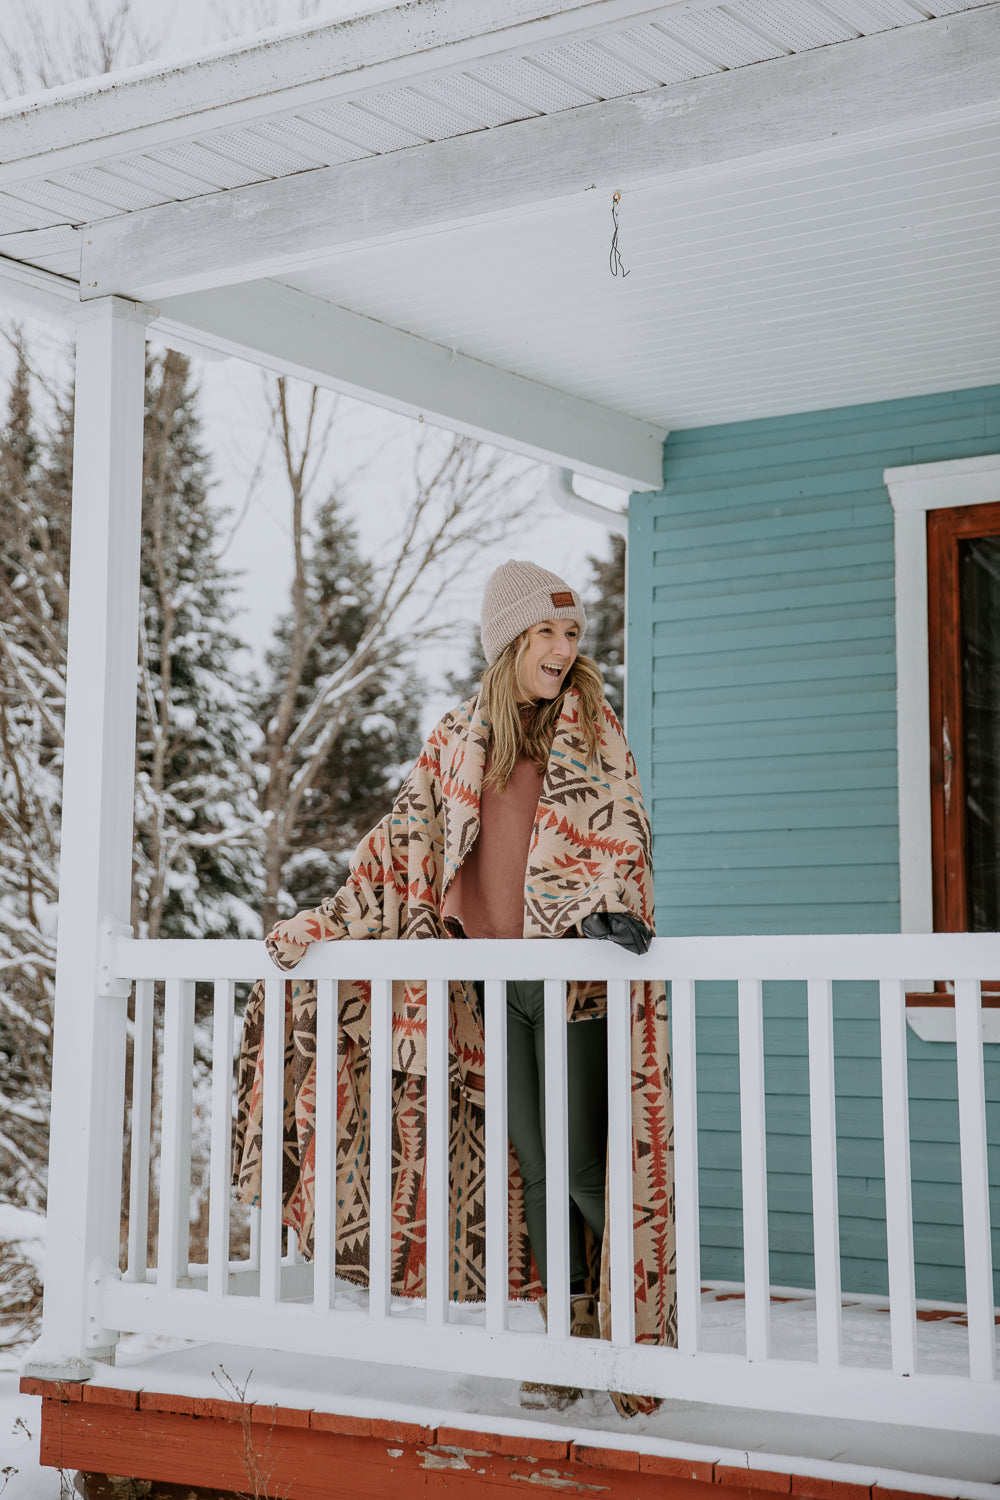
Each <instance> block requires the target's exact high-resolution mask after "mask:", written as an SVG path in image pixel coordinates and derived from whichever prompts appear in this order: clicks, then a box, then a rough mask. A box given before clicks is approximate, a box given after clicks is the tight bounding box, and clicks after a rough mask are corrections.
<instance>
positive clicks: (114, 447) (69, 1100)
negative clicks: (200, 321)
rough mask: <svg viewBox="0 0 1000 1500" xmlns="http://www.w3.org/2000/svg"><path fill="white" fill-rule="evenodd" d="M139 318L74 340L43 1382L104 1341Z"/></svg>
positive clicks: (136, 525)
mask: <svg viewBox="0 0 1000 1500" xmlns="http://www.w3.org/2000/svg"><path fill="white" fill-rule="evenodd" d="M145 313H146V310H145V309H143V308H140V307H138V306H137V305H136V304H135V303H132V302H126V301H124V300H122V299H120V298H116V297H108V298H105V299H102V300H101V301H100V302H97V303H94V304H93V305H91V306H90V307H88V308H87V309H86V311H85V312H83V313H82V314H81V316H80V321H79V325H78V328H77V343H76V414H75V423H74V441H73V513H72V549H71V565H70V615H69V656H68V669H67V698H66V768H65V773H64V781H63V816H62V854H61V875H60V893H59V942H58V950H57V966H56V993H55V1056H54V1063H53V1079H52V1133H51V1140H50V1147H49V1155H50V1185H49V1205H48V1251H47V1257H46V1270H45V1307H44V1316H43V1323H42V1340H41V1344H40V1346H39V1348H38V1349H37V1350H36V1352H35V1357H34V1358H33V1360H32V1361H31V1364H30V1366H29V1367H28V1368H29V1369H30V1370H31V1371H32V1372H34V1373H37V1374H40V1375H50V1376H51V1375H52V1374H53V1373H54V1371H55V1370H57V1369H58V1370H59V1371H61V1372H63V1373H65V1374H66V1375H76V1376H77V1378H79V1377H80V1376H85V1375H86V1374H87V1373H89V1369H88V1358H100V1357H108V1356H109V1355H110V1353H111V1352H112V1350H113V1348H114V1344H115V1341H116V1338H117V1335H116V1333H115V1332H113V1331H109V1330H108V1329H105V1328H102V1327H100V1326H98V1324H97V1321H96V1319H95V1318H94V1316H93V1309H92V1307H91V1306H90V1287H91V1285H92V1283H93V1281H94V1280H95V1278H96V1276H97V1275H99V1274H101V1273H107V1272H108V1271H111V1272H112V1273H113V1272H114V1271H116V1270H117V1267H118V1239H119V1218H120V1212H121V1178H122V1163H121V1142H122V1112H123V1102H124V1082H125V1023H126V1005H127V998H126V997H127V995H128V989H129V986H128V984H127V983H125V984H122V983H116V982H115V981H114V979H113V977H112V972H111V969H110V943H109V937H110V935H111V932H112V930H114V929H117V930H118V931H121V929H122V927H127V924H128V921H129V910H130V895H131V874H132V807H133V785H134V779H135V691H136V688H135V684H136V660H137V641H138V611H139V543H140V519H141V493H142V419H143V363H144V357H145Z"/></svg>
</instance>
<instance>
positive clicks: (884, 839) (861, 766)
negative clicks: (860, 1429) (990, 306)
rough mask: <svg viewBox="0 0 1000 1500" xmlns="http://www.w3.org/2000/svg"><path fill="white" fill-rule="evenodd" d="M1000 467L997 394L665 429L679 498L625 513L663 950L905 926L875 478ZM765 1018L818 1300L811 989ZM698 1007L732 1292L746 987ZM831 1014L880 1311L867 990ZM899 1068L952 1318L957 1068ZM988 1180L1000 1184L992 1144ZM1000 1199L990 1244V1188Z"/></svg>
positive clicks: (861, 1264)
mask: <svg viewBox="0 0 1000 1500" xmlns="http://www.w3.org/2000/svg"><path fill="white" fill-rule="evenodd" d="M998 448H1000V389H998V388H995V387H989V388H978V389H970V390H966V391H955V392H945V393H942V394H938V395H934V394H931V395H927V396H923V397H919V398H916V399H908V400H904V401H888V402H879V403H872V404H869V405H866V406H859V407H855V408H843V409H840V410H837V411H831V412H807V413H800V414H795V415H791V416H787V417H780V418H774V419H769V420H767V421H758V422H734V423H727V424H725V425H722V426H718V427H715V428H704V429H699V430H690V431H686V432H685V431H681V432H676V433H672V434H671V436H670V438H669V439H668V441H667V444H666V446H665V451H664V479H665V487H664V489H663V491H662V492H661V493H659V494H655V495H644V496H635V497H633V500H632V509H631V512H630V514H631V516H632V524H633V528H634V530H633V534H632V545H631V547H630V564H629V566H630V578H629V642H630V662H629V687H630V708H629V712H630V721H629V727H630V737H632V738H633V743H634V748H635V749H636V752H637V755H638V757H639V760H640V763H641V769H642V774H643V777H644V784H645V786H646V791H647V803H648V805H649V807H650V811H651V817H652V821H653V832H654V839H653V858H654V868H655V877H656V891H657V910H658V926H659V931H660V932H661V933H666V934H670V933H678V934H681V933H692V934H695V935H712V934H714V933H724V932H732V933H741V932H748V933H765V934H766V933H785V932H838V931H840V932H851V931H861V932H872V931H895V930H898V926H899V907H898V900H899V878H898V828H897V808H896V799H897V791H896V712H895V710H896V704H895V692H896V669H895V621H894V608H895V589H894V578H893V570H894V559H893V518H892V511H891V507H890V505H889V500H888V496H887V494H886V491H885V488H884V485H883V482H882V473H883V470H884V469H885V468H887V467H893V466H897V465H903V464H909V463H921V462H939V461H942V460H946V459H951V458H964V457H975V456H977V455H978V454H982V453H989V452H994V451H996V450H997V449H998ZM639 696H641V698H642V702H641V703H639V704H637V705H636V708H635V716H634V718H633V717H631V715H632V714H633V708H632V700H633V699H634V698H636V697H639ZM940 977H942V978H947V977H948V976H940ZM764 1005H765V1052H766V1089H767V1095H766V1118H767V1130H768V1140H767V1163H768V1173H769V1178H768V1182H769V1208H770V1223H771V1231H772V1240H773V1242H775V1243H776V1244H777V1245H778V1248H777V1249H775V1250H774V1253H773V1254H772V1260H771V1271H772V1276H773V1277H775V1278H776V1279H777V1280H779V1281H786V1282H789V1283H790V1284H809V1283H808V1280H807V1279H806V1280H804V1281H803V1280H801V1278H808V1276H809V1275H811V1268H812V1254H811V1251H812V1244H811V1224H812V1219H811V1199H810V1193H811V1165H810V1159H809V1150H808V1104H809V1100H808V1072H807V1061H806V1035H807V1034H806V1023H805V993H804V987H803V986H802V985H794V984H783V985H775V984H765V994H764ZM697 1012H698V1047H699V1061H698V1098H699V1160H700V1178H701V1191H702V1230H703V1257H704V1259H703V1273H704V1274H705V1275H706V1276H709V1277H712V1276H716V1277H720V1276H732V1277H733V1278H734V1279H739V1278H740V1277H741V1275H742V1252H741V1250H740V1245H741V1219H740V1207H741V1205H740V1177H739V1172H740V1155H739V1074H738V1050H737V1026H736V1004H735V987H734V986H730V985H722V984H717V985H708V984H699V985H698V987H697ZM834 1018H835V1019H834V1038H835V1048H836V1058H835V1064H836V1085H837V1130H838V1171H839V1174H840V1201H841V1209H842V1215H843V1217H842V1233H841V1239H842V1246H841V1251H842V1263H843V1275H844V1285H845V1287H847V1288H849V1289H853V1290H855V1291H858V1292H862V1291H878V1292H883V1293H884V1291H885V1289H886V1268H885V1253H886V1251H885V1225H884V1214H885V1204H884V1184H883V1181H882V1174H883V1172H884V1165H883V1160H882V1144H881V1141H882V1119H881V1068H880V1060H879V1047H880V1042H879V1024H878V997H877V989H876V987H875V986H874V985H864V984H837V985H835V986H834ZM995 1052H1000V1049H992V1048H988V1049H987V1058H986V1075H987V1097H988V1100H989V1104H988V1110H987V1113H988V1128H989V1130H990V1131H991V1133H992V1138H993V1139H994V1140H995V1141H996V1140H997V1137H998V1133H1000V1065H998V1063H997V1061H996V1060H995V1059H994V1056H993V1054H994V1053H995ZM908 1053H909V1079H908V1081H909V1093H910V1113H911V1129H910V1134H911V1155H912V1174H913V1203H914V1215H915V1227H914V1244H915V1257H916V1263H917V1284H918V1294H919V1295H923V1296H935V1297H942V1298H948V1299H949V1300H961V1298H962V1296H963V1295H964V1276H963V1273H962V1254H963V1250H962V1229H961V1217H962V1216H961V1198H960V1191H959V1171H958V1163H959V1153H958V1126H957V1106H956V1079H955V1050H954V1047H953V1046H942V1045H940V1044H932V1043H924V1042H921V1041H920V1040H919V1039H918V1038H917V1037H915V1036H914V1035H912V1034H910V1035H908ZM991 1171H992V1176H993V1178H994V1179H1000V1143H998V1144H997V1145H996V1146H995V1147H994V1149H993V1151H992V1157H991ZM991 1197H992V1200H993V1202H994V1206H995V1211H996V1219H997V1223H998V1225H1000V1184H998V1180H995V1181H994V1182H993V1185H992V1187H991ZM998 1238H1000V1234H998ZM996 1264H997V1266H998V1270H1000V1243H998V1245H997V1253H996ZM998 1296H1000V1283H998Z"/></svg>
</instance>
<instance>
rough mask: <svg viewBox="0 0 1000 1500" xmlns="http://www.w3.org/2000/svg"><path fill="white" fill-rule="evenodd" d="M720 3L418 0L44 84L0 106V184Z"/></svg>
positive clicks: (684, 0)
mask: <svg viewBox="0 0 1000 1500" xmlns="http://www.w3.org/2000/svg"><path fill="white" fill-rule="evenodd" d="M716 4H718V0H658V3H657V0H544V3H543V0H490V3H489V5H488V6H483V5H482V4H477V5H472V4H470V0H416V3H413V4H409V5H401V6H398V7H396V8H395V9H393V10H389V11H380V12H377V13H376V14H374V15H363V16H355V17H353V18H352V19H350V20H346V21H338V22H334V23H327V24H325V25H320V26H317V25H315V24H313V25H311V26H308V27H302V26H300V27H298V28H296V30H295V32H294V33H293V34H283V35H279V36H272V37H269V38H268V37H265V38H263V39H261V40H259V41H255V42H253V43H251V44H249V45H248V44H247V43H245V42H244V43H242V44H239V45H236V46H229V47H226V48H224V49H219V50H218V51H216V52H215V53H211V54H208V55H206V56H205V57H201V58H198V59H197V61H195V62H187V63H179V64H176V65H174V66H170V65H169V64H168V65H167V66H166V67H164V66H163V64H161V63H157V64H154V65H151V66H148V67H143V68H131V69H128V70H127V71H126V72H123V73H116V74H109V75H106V76H105V77H103V78H100V79H88V80H86V81H85V82H83V83H73V84H68V85H66V86H65V87H63V88H59V89H51V90H47V91H46V92H45V93H42V94H39V95H38V97H37V98H32V99H28V100H22V101H15V104H14V106H13V108H8V109H7V110H5V111H0V188H3V187H9V186H11V185H12V184H14V183H16V182H21V181H24V180H26V179H29V178H33V177H37V176H38V175H39V172H45V173H51V172H57V171H67V170H71V169H72V168H74V167H78V166H81V165H87V166H93V165H95V164H96V163H99V162H101V161H106V160H109V159H111V158H114V157H116V156H122V155H124V154H126V153H130V152H133V151H149V150H153V149H156V148H162V147H164V146H168V145H173V144H174V143H176V142H178V141H184V140H190V139H191V137H192V136H193V135H199V134H203V133H204V132H205V131H211V130H222V129H234V128H236V127H238V126H240V125H244V124H247V123H248V122H251V121H260V120H262V119H269V118H273V117H274V116H275V115H282V114H288V113H290V112H293V111H295V110H304V109H309V108H314V107H315V106H317V105H322V104H329V103H330V102H331V101H333V100H336V99H339V98H344V97H350V98H352V99H354V98H358V97H360V96H362V95H363V94H365V93H367V92H369V91H374V90H381V89H387V88H393V87H396V88H399V87H402V86H404V85H406V84H413V83H421V82H424V81H426V80H427V79H429V78H434V77H438V76H440V75H441V74H443V73H449V72H454V71H455V70H456V69H460V68H462V67H466V66H472V65H474V64H478V65H482V64H483V63H486V62H491V63H492V62H497V61H499V60H500V59H501V58H503V57H505V56H508V55H511V54H515V53H523V52H525V51H528V50H530V49H533V48H537V47H551V46H557V45H558V44H559V43H560V42H563V41H580V40H585V39H586V38H588V37H591V36H599V35H601V33H602V32H606V31H613V30H617V29H618V28H620V27H624V26H637V25H641V24H642V22H643V21H644V20H649V19H651V18H652V17H654V16H657V15H660V16H662V15H663V14H664V12H666V11H671V10H674V11H687V10H701V9H705V8H707V7H709V6H713V5H716Z"/></svg>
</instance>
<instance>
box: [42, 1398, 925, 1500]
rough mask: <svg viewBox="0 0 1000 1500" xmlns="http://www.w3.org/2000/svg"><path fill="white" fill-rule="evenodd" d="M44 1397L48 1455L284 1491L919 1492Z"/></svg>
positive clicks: (358, 1495) (405, 1430) (654, 1459)
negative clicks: (525, 1489)
mask: <svg viewBox="0 0 1000 1500" xmlns="http://www.w3.org/2000/svg"><path fill="white" fill-rule="evenodd" d="M21 1390H22V1391H23V1392H25V1393H26V1394H29V1395H38V1396H41V1397H42V1432H41V1461H42V1463H43V1464H47V1465H51V1466H53V1467H57V1468H62V1469H66V1470H74V1469H81V1470H83V1471H84V1472H85V1473H91V1474H118V1475H128V1476H129V1477H131V1478H136V1479H149V1480H154V1481H160V1482H161V1483H164V1484H169V1485H186V1486H192V1487H197V1488H198V1489H208V1488H211V1489H214V1490H215V1491H216V1492H217V1493H218V1492H219V1491H220V1490H222V1491H230V1492H232V1493H234V1494H243V1495H246V1494H248V1493H249V1494H252V1495H259V1496H275V1497H281V1500H410V1497H419V1496H421V1495H426V1496H428V1497H429V1496H431V1495H437V1494H448V1495H450V1496H452V1497H453V1500H462V1497H465V1496H468V1497H470V1500H471V1497H473V1496H475V1497H477V1500H479V1497H487V1500H488V1497H490V1496H494V1497H497V1500H502V1497H504V1496H506V1497H508V1500H509V1497H510V1495H511V1492H512V1491H515V1490H516V1491H519V1492H520V1493H521V1494H522V1495H523V1494H524V1487H525V1485H526V1484H527V1485H530V1486H532V1487H533V1488H534V1489H536V1490H538V1489H541V1490H548V1491H550V1492H553V1493H559V1494H568V1495H582V1496H592V1497H595V1500H597V1497H599V1500H654V1497H655V1500H773V1497H774V1495H775V1494H786V1495H789V1497H790V1500H791V1497H792V1496H797V1497H799V1500H917V1497H916V1496H912V1497H911V1496H910V1495H908V1494H906V1493H905V1492H902V1491H892V1492H890V1491H887V1490H881V1489H877V1488H876V1489H875V1490H870V1489H869V1488H867V1487H866V1486H864V1485H861V1484H846V1483H838V1482H836V1481H830V1480H826V1479H810V1478H809V1477H807V1476H802V1475H790V1474H783V1473H774V1472H771V1471H760V1472H758V1471H755V1470H753V1469H742V1468H735V1467H732V1466H727V1465H723V1464H711V1463H706V1462H699V1461H692V1460H687V1459H678V1458H670V1457H665V1456H663V1455H661V1454H653V1453H650V1454H645V1453H642V1452H637V1451H636V1450H634V1449H621V1448H602V1447H600V1446H597V1445H595V1444H582V1443H580V1444H577V1443H573V1442H568V1441H567V1442H558V1441H553V1440H552V1439H551V1438H533V1437H524V1436H522V1437H512V1436H509V1435H504V1434H501V1433H491V1432H474V1431H466V1430H465V1429H464V1428H458V1427H439V1428H437V1429H436V1430H434V1429H431V1428H427V1427H420V1426H417V1425H416V1424H414V1423H410V1422H404V1421H400V1422H392V1421H384V1420H381V1419H376V1418H371V1419H370V1418H364V1417H363V1418H357V1417H347V1416H339V1415H337V1414H336V1413H331V1412H312V1411H304V1410H300V1409H297V1408H286V1407H280V1406H278V1407H276V1406H265V1405H251V1404H249V1403H247V1404H243V1405H241V1404H240V1403H239V1402H236V1401H222V1400H217V1399H210V1400H203V1399H200V1398H198V1397H193V1396H177V1395H170V1394H166V1393H161V1392H156V1391H142V1392H138V1393H137V1392H135V1391H130V1390H118V1389H116V1388H114V1387H109V1386H88V1385H78V1384H72V1385H66V1384H62V1383H60V1382H57V1381H42V1380H33V1379H25V1380H22V1382H21Z"/></svg>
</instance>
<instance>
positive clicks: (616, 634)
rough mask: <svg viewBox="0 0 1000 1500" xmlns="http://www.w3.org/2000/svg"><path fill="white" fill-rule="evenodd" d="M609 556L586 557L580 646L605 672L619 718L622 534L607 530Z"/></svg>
mask: <svg viewBox="0 0 1000 1500" xmlns="http://www.w3.org/2000/svg"><path fill="white" fill-rule="evenodd" d="M610 541H611V556H610V557H589V558H588V559H587V561H588V562H589V563H590V571H591V577H590V582H589V583H588V586H587V592H586V595H585V598H584V603H585V604H586V608H587V636H586V640H585V642H584V647H583V649H584V650H585V651H586V653H587V655H588V656H592V657H593V658H594V660H595V661H596V662H597V665H598V666H599V667H600V669H601V672H602V673H603V675H604V693H605V697H606V698H607V700H608V702H609V703H610V704H611V707H612V708H613V709H614V711H615V713H616V714H617V715H618V717H619V718H622V717H623V715H624V701H625V538H624V537H622V536H619V535H618V533H617V532H615V531H613V532H611V533H610Z"/></svg>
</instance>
